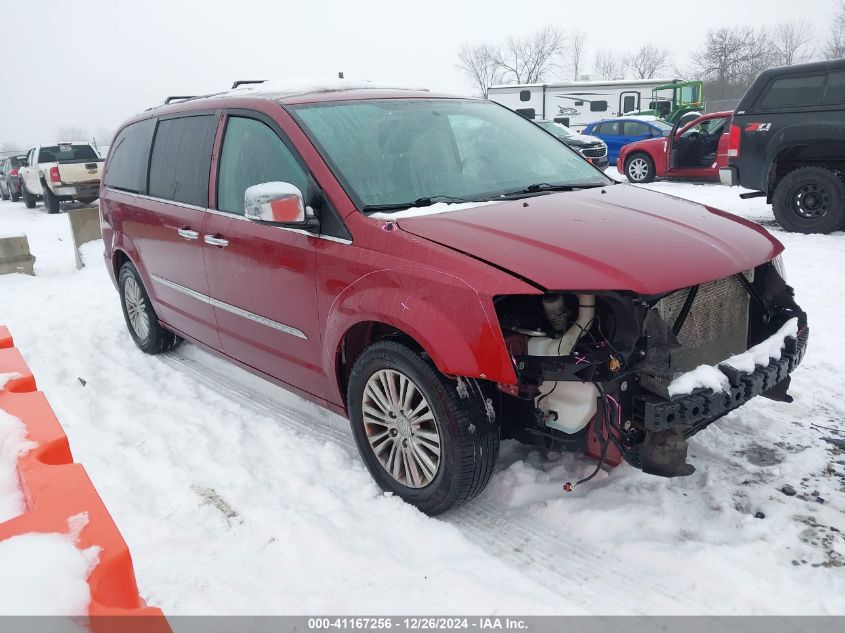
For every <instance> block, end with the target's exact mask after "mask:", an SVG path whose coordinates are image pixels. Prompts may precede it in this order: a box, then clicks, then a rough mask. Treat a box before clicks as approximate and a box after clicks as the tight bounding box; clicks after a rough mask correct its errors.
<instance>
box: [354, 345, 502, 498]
mask: <svg viewBox="0 0 845 633" xmlns="http://www.w3.org/2000/svg"><path fill="white" fill-rule="evenodd" d="M347 402H348V406H349V417H350V421H351V423H352V432H353V435H354V437H355V443H356V444H357V446H358V452H359V453H360V454H361V458H362V459H363V461H364V464H365V465H366V467H367V470H369V471H370V474H371V475H372V476H373V479H375V481H376V483H377V484H378V485H379V486H380V487H381V488H382V490H385V491H388V492H392V493H393V494H396V495H397V496H399V497H401V498H402V499H403V500H404V501H406V502H408V503H410V504H413V505H415V506H416V507H418V508H419V509H420V510H422V511H423V512H425V513H426V514H431V515H435V514H440V513H442V512H445V511H446V510H449V509H450V508H453V507H455V506H457V505H460V504H461V503H464V502H465V501H468V500H469V499H472V498H473V497H474V496H476V495H477V494H478V493H479V492H481V491H482V490H483V489H484V487H485V486H486V485H487V482H488V481H489V480H490V476H491V475H492V473H493V466H494V464H495V462H496V458H497V456H498V453H499V427H498V424H497V423H496V421H495V417H494V416H493V414H492V403H488V402H487V398H486V396H485V395H484V393H483V391H482V387H481V385H480V384H479V383H477V382H475V381H472V380H458V381H456V380H451V379H449V378H447V377H446V376H444V375H443V374H441V373H440V372H439V371H437V369H436V368H435V367H434V365H433V364H432V363H431V361H429V360H427V359H424V358H423V357H421V356H420V355H419V354H417V353H416V352H415V351H413V350H412V349H411V348H409V347H407V346H405V345H403V344H402V343H399V342H397V341H379V342H376V343H374V344H373V345H371V346H370V347H368V348H367V349H366V350H364V352H363V353H362V354H361V355H360V356H359V357H358V359H357V360H356V361H355V366H354V367H353V369H352V373H351V375H350V377H349V387H348V399H347ZM488 411H489V413H488Z"/></svg>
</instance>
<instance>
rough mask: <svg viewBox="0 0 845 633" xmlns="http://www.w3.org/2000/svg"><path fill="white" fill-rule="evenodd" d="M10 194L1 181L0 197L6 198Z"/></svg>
mask: <svg viewBox="0 0 845 633" xmlns="http://www.w3.org/2000/svg"><path fill="white" fill-rule="evenodd" d="M10 197H11V196H10V195H9V189H8V188H7V187H6V185H4V184H3V183H0V198H3V200H8V199H9V198H10Z"/></svg>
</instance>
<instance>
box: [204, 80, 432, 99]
mask: <svg viewBox="0 0 845 633" xmlns="http://www.w3.org/2000/svg"><path fill="white" fill-rule="evenodd" d="M344 90H413V91H417V92H420V91H422V92H428V90H426V89H425V88H419V87H413V86H398V85H396V84H392V83H391V84H387V83H379V82H375V81H362V80H356V79H268V80H266V81H263V82H261V83H250V84H244V85H241V86H238V87H237V88H233V89H231V90H227V91H226V92H222V93H219V94H216V95H209V96H215V97H274V98H279V97H294V96H298V95H305V94H313V93H315V92H339V91H344Z"/></svg>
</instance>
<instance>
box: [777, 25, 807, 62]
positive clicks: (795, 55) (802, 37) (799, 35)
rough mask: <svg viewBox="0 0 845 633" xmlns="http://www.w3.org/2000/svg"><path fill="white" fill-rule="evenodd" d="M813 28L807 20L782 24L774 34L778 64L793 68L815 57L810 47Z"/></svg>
mask: <svg viewBox="0 0 845 633" xmlns="http://www.w3.org/2000/svg"><path fill="white" fill-rule="evenodd" d="M812 32H813V28H812V26H811V25H810V23H809V22H807V21H806V20H791V21H788V22H781V23H780V24H778V25H777V26H776V27H775V28H774V31H773V32H772V45H773V46H774V49H775V53H776V55H777V60H776V62H777V64H778V65H780V66H792V65H794V64H802V63H804V62H806V61H808V60H809V59H810V58H811V57H812V56H813V52H814V51H813V49H812V47H811V46H810V42H811V41H812Z"/></svg>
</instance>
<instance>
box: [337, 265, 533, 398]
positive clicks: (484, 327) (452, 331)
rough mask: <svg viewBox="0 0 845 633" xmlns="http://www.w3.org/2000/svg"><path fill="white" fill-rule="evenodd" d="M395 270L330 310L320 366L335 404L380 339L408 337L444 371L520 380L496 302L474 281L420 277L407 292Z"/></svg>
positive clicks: (349, 291)
mask: <svg viewBox="0 0 845 633" xmlns="http://www.w3.org/2000/svg"><path fill="white" fill-rule="evenodd" d="M429 270H430V269H429ZM395 272H396V271H383V274H382V275H372V276H369V277H368V278H367V280H366V281H365V282H363V283H361V284H358V285H357V286H356V285H355V284H351V285H350V286H348V287H347V288H346V289H344V290H343V291H342V292H341V293H340V294H339V295H338V296H337V297H336V298H335V299H334V301H333V303H332V305H331V307H330V308H329V310H328V313H327V316H326V321H325V327H324V329H323V332H324V339H323V359H324V360H323V363H324V367H325V373H326V375H327V376H333V377H334V379H335V380H334V383H335V385H336V387H337V394H336V397H337V400H336V402H338V403H344V405H345V402H346V393H345V390H346V378H347V377H348V372H349V371H350V370H351V367H352V365H353V364H354V362H355V359H356V358H357V357H358V355H360V353H361V351H363V350H364V349H366V347H367V346H368V345H370V344H371V343H372V342H374V341H376V340H379V339H380V338H395V339H399V340H402V341H404V342H406V344H408V345H409V346H410V347H413V348H415V349H416V350H418V351H420V352H421V353H425V354H426V355H427V356H428V357H429V358H430V359H431V360H432V362H433V363H434V365H435V366H436V367H437V369H438V371H440V372H441V373H443V374H445V375H451V376H466V377H469V378H481V379H486V380H491V381H496V382H505V383H515V382H516V374H515V371H514V367H513V364H512V361H511V359H510V356H509V354H508V351H507V348H506V346H505V343H504V339H503V337H502V333H501V329H500V328H499V327H498V322H497V319H496V314H495V310H494V308H493V304H492V300H490V301H489V306H487V304H486V302H485V298H484V297H482V296H480V295H478V294H477V293H476V292H475V291H474V289H472V288H471V287H470V286H467V287H466V288H461V286H460V284H457V285H456V284H455V283H454V281H452V282H451V284H449V283H442V280H441V283H438V279H437V275H447V274H446V273H434V274H433V275H432V274H430V273H429V274H428V276H427V278H420V277H417V278H416V279H414V280H412V281H413V284H414V292H413V293H409V292H408V290H407V289H406V288H407V285H405V284H402V285H400V284H399V283H397V282H398V281H399V279H398V278H397V277H396V276H395ZM391 273H394V275H392V274H391ZM447 276H448V275H447ZM403 278H404V276H403ZM404 281H406V282H408V281H409V280H408V279H406V278H405V279H404ZM450 281H451V280H450ZM358 286H360V287H358ZM330 387H331V385H330ZM330 399H331V398H330Z"/></svg>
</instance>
